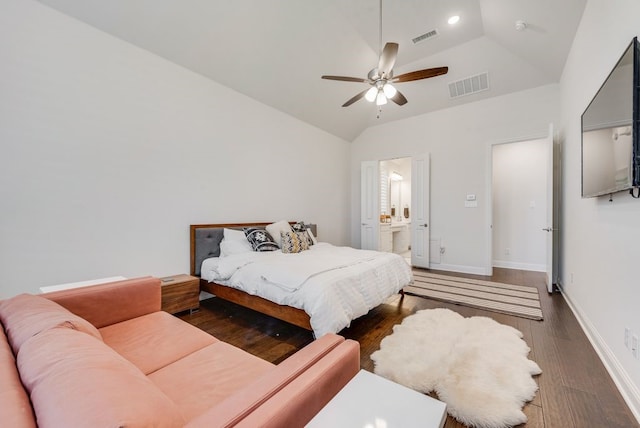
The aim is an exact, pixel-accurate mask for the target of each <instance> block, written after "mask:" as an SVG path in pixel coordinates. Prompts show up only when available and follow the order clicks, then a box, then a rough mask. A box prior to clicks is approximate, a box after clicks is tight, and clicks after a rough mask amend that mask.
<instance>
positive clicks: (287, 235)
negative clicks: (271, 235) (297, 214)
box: [280, 232, 309, 253]
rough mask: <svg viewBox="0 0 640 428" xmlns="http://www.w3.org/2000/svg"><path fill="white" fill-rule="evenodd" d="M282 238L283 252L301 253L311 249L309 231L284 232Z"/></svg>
mask: <svg viewBox="0 0 640 428" xmlns="http://www.w3.org/2000/svg"><path fill="white" fill-rule="evenodd" d="M280 238H281V244H282V245H281V248H282V252H283V253H300V252H302V251H305V250H308V249H309V234H307V232H282V234H281V235H280Z"/></svg>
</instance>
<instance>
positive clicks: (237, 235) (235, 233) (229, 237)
mask: <svg viewBox="0 0 640 428" xmlns="http://www.w3.org/2000/svg"><path fill="white" fill-rule="evenodd" d="M222 232H223V235H224V240H225V241H242V242H244V241H246V240H247V237H246V236H244V232H243V231H241V230H235V229H227V228H226V227H225V228H224V230H223V231H222Z"/></svg>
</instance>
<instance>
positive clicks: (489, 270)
mask: <svg viewBox="0 0 640 428" xmlns="http://www.w3.org/2000/svg"><path fill="white" fill-rule="evenodd" d="M552 129H553V124H549V128H548V130H547V131H546V132H541V133H538V134H532V135H528V136H523V137H518V138H512V139H508V140H500V141H495V142H493V143H491V144H490V145H489V146H488V152H487V165H488V168H487V170H488V171H489V173H488V175H487V181H486V191H487V201H488V202H487V204H486V205H487V206H486V213H487V251H486V253H487V254H486V260H485V275H488V276H491V275H493V147H494V146H499V145H502V144H511V143H522V142H526V141H531V140H543V139H546V138H549V132H551V130H552ZM551 137H552V139H553V145H552V147H553V148H554V149H553V152H555V151H556V148H555V146H556V144H555V136H554V135H552V136H551ZM553 161H554V164H555V163H556V162H557V159H556V157H555V156H554V160H553ZM547 174H551V175H552V176H553V175H554V174H555V173H554V168H552V170H551V171H548V172H547ZM553 178H554V180H555V177H553ZM557 191H558V186H557V185H555V186H554V188H553V192H554V196H553V200H554V203H555V200H556V199H557V195H555V193H556V192H557ZM552 209H554V210H556V209H557V207H555V208H553V207H552ZM554 217H555V216H554ZM551 227H552V228H554V229H556V228H557V226H556V225H552V226H551ZM556 236H557V235H556V232H555V231H554V242H555V237H556ZM553 251H554V253H555V252H556V251H557V246H556V245H553ZM553 259H554V260H557V253H555V254H554V256H553ZM555 265H557V263H555V262H554V263H552V267H551V269H552V270H553V274H554V278H553V279H552V282H553V283H555V282H556V279H555V278H556V277H557V271H555V269H556V266H555ZM551 285H552V284H551ZM551 285H549V290H551ZM549 292H551V291H549Z"/></svg>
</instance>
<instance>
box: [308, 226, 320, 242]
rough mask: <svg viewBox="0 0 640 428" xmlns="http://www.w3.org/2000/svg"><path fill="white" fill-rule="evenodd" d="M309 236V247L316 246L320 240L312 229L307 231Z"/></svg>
mask: <svg viewBox="0 0 640 428" xmlns="http://www.w3.org/2000/svg"><path fill="white" fill-rule="evenodd" d="M307 235H309V240H310V241H311V242H309V245H316V244H317V243H318V239H317V238H316V237H315V235H314V234H313V232H312V231H311V229H307Z"/></svg>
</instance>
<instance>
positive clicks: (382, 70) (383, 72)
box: [378, 42, 398, 78]
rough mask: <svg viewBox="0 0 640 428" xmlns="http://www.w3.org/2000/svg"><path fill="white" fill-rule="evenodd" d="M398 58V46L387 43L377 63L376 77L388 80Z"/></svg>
mask: <svg viewBox="0 0 640 428" xmlns="http://www.w3.org/2000/svg"><path fill="white" fill-rule="evenodd" d="M397 56H398V44H397V43H392V42H389V43H387V44H386V45H384V49H383V50H382V54H381V55H380V60H379V61H378V75H379V76H380V77H382V78H388V77H389V76H390V75H391V71H392V70H393V66H394V65H395V63H396V57H397Z"/></svg>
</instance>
